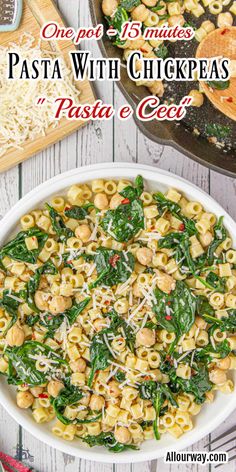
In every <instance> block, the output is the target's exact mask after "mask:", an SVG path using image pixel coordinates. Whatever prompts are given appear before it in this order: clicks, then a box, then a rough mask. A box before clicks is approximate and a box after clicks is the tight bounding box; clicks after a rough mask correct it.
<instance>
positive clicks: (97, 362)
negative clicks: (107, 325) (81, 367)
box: [88, 329, 113, 387]
mask: <svg viewBox="0 0 236 472" xmlns="http://www.w3.org/2000/svg"><path fill="white" fill-rule="evenodd" d="M106 334H107V330H106V329H105V330H101V331H100V332H99V333H97V334H95V336H94V337H93V339H92V343H91V345H90V362H91V372H90V376H89V379H88V386H89V387H91V386H92V383H93V379H94V375H95V373H96V371H97V370H105V369H106V368H107V367H108V366H109V365H110V361H112V359H113V356H112V354H111V352H110V350H109V349H108V347H107V344H106V342H105V338H104V335H106Z"/></svg>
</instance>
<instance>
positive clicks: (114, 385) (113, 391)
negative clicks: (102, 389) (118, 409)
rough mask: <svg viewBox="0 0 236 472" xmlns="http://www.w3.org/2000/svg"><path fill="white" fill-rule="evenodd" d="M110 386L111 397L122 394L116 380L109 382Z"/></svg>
mask: <svg viewBox="0 0 236 472" xmlns="http://www.w3.org/2000/svg"><path fill="white" fill-rule="evenodd" d="M108 387H109V390H108V395H110V396H111V397H114V398H117V397H119V396H120V395H121V390H120V388H119V384H118V382H116V380H112V381H111V382H109V384H108Z"/></svg>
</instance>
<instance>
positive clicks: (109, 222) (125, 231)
mask: <svg viewBox="0 0 236 472" xmlns="http://www.w3.org/2000/svg"><path fill="white" fill-rule="evenodd" d="M142 192H143V179H142V177H141V176H138V177H137V178H136V180H135V184H134V187H132V186H131V185H129V186H128V187H126V188H124V189H123V190H122V192H120V194H121V195H122V196H123V197H124V200H123V201H122V203H121V205H119V206H118V207H117V208H116V209H115V210H108V211H107V212H106V214H105V216H104V218H103V219H102V221H101V227H102V228H103V230H104V231H106V232H107V234H109V235H110V236H111V237H112V238H114V239H116V241H119V242H128V241H130V239H132V238H134V237H135V236H136V234H137V233H138V232H139V231H140V229H144V213H143V203H142V201H141V200H140V199H139V197H140V195H141V194H142Z"/></svg>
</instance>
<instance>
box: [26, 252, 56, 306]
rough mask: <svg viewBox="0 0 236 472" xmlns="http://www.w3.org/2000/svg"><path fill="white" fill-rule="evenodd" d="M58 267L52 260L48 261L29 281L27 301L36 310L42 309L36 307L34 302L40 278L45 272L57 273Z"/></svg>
mask: <svg viewBox="0 0 236 472" xmlns="http://www.w3.org/2000/svg"><path fill="white" fill-rule="evenodd" d="M56 273H57V268H56V267H55V266H54V264H53V263H52V261H47V262H46V263H45V264H43V265H42V266H41V267H39V268H38V269H37V270H36V271H35V273H34V275H33V276H32V277H31V278H30V280H29V282H28V283H27V287H26V303H27V304H28V305H29V307H30V308H31V309H32V310H33V311H34V312H35V313H39V312H40V310H39V309H38V308H37V307H36V305H35V302H34V295H35V292H36V291H37V290H38V288H39V284H40V278H41V276H42V275H43V274H56Z"/></svg>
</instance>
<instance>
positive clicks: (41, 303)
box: [34, 290, 48, 311]
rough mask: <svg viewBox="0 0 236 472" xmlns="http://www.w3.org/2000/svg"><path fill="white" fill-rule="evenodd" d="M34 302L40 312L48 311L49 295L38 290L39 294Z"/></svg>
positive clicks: (37, 293) (36, 294)
mask: <svg viewBox="0 0 236 472" xmlns="http://www.w3.org/2000/svg"><path fill="white" fill-rule="evenodd" d="M34 301H35V305H36V307H37V308H38V309H39V310H40V311H47V310H48V294H47V293H45V292H41V290H37V292H35V296H34Z"/></svg>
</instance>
